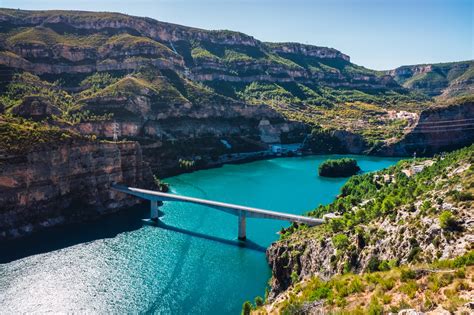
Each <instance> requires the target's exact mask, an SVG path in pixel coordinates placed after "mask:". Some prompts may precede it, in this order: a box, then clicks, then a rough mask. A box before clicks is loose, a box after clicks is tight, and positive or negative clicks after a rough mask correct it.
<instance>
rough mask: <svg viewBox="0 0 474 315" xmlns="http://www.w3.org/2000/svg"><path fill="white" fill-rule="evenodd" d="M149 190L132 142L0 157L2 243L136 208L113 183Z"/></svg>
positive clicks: (61, 147) (147, 175)
mask: <svg viewBox="0 0 474 315" xmlns="http://www.w3.org/2000/svg"><path fill="white" fill-rule="evenodd" d="M115 182H116V183H123V184H125V185H130V186H139V187H153V177H152V174H151V172H150V170H149V167H148V165H147V164H146V163H144V162H143V159H142V153H141V148H140V146H139V145H138V144H137V143H134V142H123V143H104V142H101V143H98V142H82V143H74V144H62V145H59V146H57V147H55V148H49V147H47V146H44V147H42V148H40V149H37V150H35V151H33V152H29V153H27V154H22V155H2V156H0V240H2V239H10V238H16V237H20V236H23V235H26V234H29V233H31V232H34V231H37V230H40V229H44V228H47V227H50V226H54V225H60V224H64V223H69V222H76V221H84V220H87V219H92V218H95V217H98V216H100V215H103V214H107V213H111V212H114V211H117V210H119V209H121V208H125V207H128V206H131V205H134V204H137V203H138V202H140V201H139V200H138V199H137V198H133V197H128V196H126V195H123V194H120V193H116V192H114V191H112V190H111V189H110V185H111V184H112V183H115Z"/></svg>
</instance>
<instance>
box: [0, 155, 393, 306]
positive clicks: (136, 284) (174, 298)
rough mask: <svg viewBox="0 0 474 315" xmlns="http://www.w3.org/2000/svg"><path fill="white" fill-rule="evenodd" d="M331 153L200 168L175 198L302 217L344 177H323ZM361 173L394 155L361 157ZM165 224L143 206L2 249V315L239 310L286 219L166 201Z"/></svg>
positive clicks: (254, 289) (174, 182) (175, 185)
mask: <svg viewBox="0 0 474 315" xmlns="http://www.w3.org/2000/svg"><path fill="white" fill-rule="evenodd" d="M326 158H327V156H313V157H297V158H279V159H273V160H265V161H258V162H252V163H248V164H241V165H226V166H224V167H222V168H217V169H211V170H204V171H198V172H194V173H191V174H183V175H180V176H176V177H172V178H169V179H167V181H168V182H169V183H170V184H171V186H172V192H173V193H178V194H183V195H188V196H194V197H198V198H204V199H214V200H219V201H224V202H230V203H237V204H242V205H247V206H253V207H259V208H264V209H271V210H275V211H285V212H291V213H295V214H301V213H303V212H305V211H306V210H310V209H313V208H315V207H316V206H317V205H318V204H320V203H322V204H324V203H329V202H331V201H332V200H333V199H334V197H335V196H336V195H337V193H338V192H339V189H340V187H341V186H342V184H343V183H344V182H345V179H325V178H320V177H318V176H317V171H316V170H317V166H318V164H319V163H320V162H322V161H323V160H325V159H326ZM356 159H357V160H358V163H359V165H360V166H361V168H362V170H363V171H366V172H367V171H373V170H379V169H382V168H385V167H387V166H390V165H392V164H394V163H395V162H396V161H397V159H389V158H376V157H366V156H357V157H356ZM161 210H162V212H163V213H164V216H163V217H162V222H163V224H162V226H161V227H155V226H150V225H147V224H145V223H143V222H142V221H141V220H140V219H141V218H146V217H147V216H148V208H147V207H146V206H142V207H135V208H132V209H130V210H129V211H125V212H122V213H120V214H117V215H112V216H109V217H106V218H104V219H101V220H100V221H96V222H92V223H87V224H85V223H83V224H77V225H71V226H67V227H61V228H56V229H53V230H49V231H47V232H41V233H39V234H37V235H35V236H34V237H30V238H28V239H24V240H21V241H16V242H14V243H10V244H8V245H7V246H6V245H2V246H1V247H0V253H1V255H0V263H1V264H0V313H20V312H21V313H24V312H47V311H54V312H72V311H75V312H78V311H82V312H93V313H136V312H151V313H161V314H163V313H164V314H169V313H173V314H190V313H192V314H238V313H239V312H240V309H241V305H242V303H243V302H244V301H245V300H252V299H253V298H254V297H255V296H257V295H261V296H263V294H264V290H265V286H266V283H267V281H268V279H269V278H270V275H271V273H270V269H269V267H268V266H267V263H266V260H265V248H266V247H267V246H268V245H269V244H271V242H273V241H275V240H276V239H277V238H278V235H277V234H276V233H277V232H278V231H279V229H280V228H281V227H282V226H287V225H288V223H286V222H282V221H274V220H262V219H247V237H248V241H247V242H246V245H245V246H241V245H239V242H238V241H237V217H235V216H232V215H229V214H227V213H223V212H219V211H216V210H212V209H208V208H205V207H201V206H197V205H189V204H182V203H166V204H165V205H164V206H163V207H161Z"/></svg>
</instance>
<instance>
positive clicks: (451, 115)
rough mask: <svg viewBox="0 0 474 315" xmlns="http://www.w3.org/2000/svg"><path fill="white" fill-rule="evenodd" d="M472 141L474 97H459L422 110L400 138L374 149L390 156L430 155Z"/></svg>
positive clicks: (468, 143) (378, 152) (473, 137)
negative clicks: (412, 125)
mask: <svg viewBox="0 0 474 315" xmlns="http://www.w3.org/2000/svg"><path fill="white" fill-rule="evenodd" d="M473 142H474V99H473V98H472V97H465V98H459V99H456V100H454V101H452V102H448V103H445V104H440V105H438V106H434V107H432V108H429V109H427V110H424V111H423V112H421V114H420V117H419V119H418V122H417V123H416V125H415V127H414V128H413V129H412V130H411V131H409V132H408V133H407V134H406V135H405V136H404V137H403V138H402V139H401V140H400V141H398V142H396V143H390V142H388V143H387V144H386V145H384V146H383V147H381V148H379V149H377V150H374V151H375V153H376V154H381V155H389V156H410V155H413V154H414V153H416V154H418V155H425V156H427V155H432V154H434V153H437V152H442V151H450V150H453V149H456V148H459V147H462V146H465V145H470V144H472V143H473Z"/></svg>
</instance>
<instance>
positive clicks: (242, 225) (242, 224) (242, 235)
mask: <svg viewBox="0 0 474 315" xmlns="http://www.w3.org/2000/svg"><path fill="white" fill-rule="evenodd" d="M246 225H247V217H246V215H245V211H242V210H240V211H239V240H241V241H245V239H246V238H247V231H246V230H247V228H246Z"/></svg>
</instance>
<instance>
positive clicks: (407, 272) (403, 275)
mask: <svg viewBox="0 0 474 315" xmlns="http://www.w3.org/2000/svg"><path fill="white" fill-rule="evenodd" d="M415 278H416V272H415V271H414V270H411V269H401V270H400V281H402V282H406V281H408V280H410V279H415Z"/></svg>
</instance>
